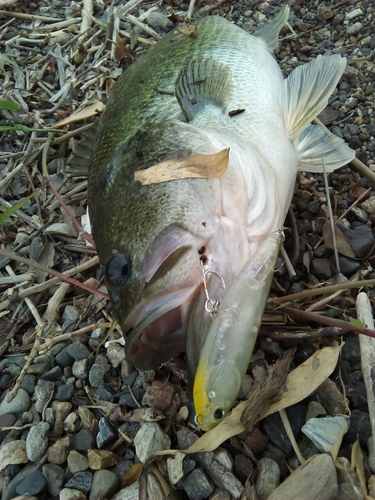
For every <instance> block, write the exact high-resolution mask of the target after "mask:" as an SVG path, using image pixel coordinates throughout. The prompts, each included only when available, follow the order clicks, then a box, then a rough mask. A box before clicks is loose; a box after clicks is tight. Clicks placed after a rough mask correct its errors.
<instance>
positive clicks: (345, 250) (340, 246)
mask: <svg viewBox="0 0 375 500" xmlns="http://www.w3.org/2000/svg"><path fill="white" fill-rule="evenodd" d="M335 234H336V243H337V250H338V252H339V253H341V254H342V255H345V256H346V257H350V258H351V259H355V253H354V252H353V250H352V247H351V246H350V243H349V241H348V240H347V238H346V236H345V234H344V233H343V232H342V231H341V229H340V228H339V227H337V226H336V225H335ZM323 239H324V244H325V246H326V247H328V248H332V249H333V248H334V245H333V238H332V231H331V224H330V223H329V221H327V222H326V223H325V224H324V226H323Z"/></svg>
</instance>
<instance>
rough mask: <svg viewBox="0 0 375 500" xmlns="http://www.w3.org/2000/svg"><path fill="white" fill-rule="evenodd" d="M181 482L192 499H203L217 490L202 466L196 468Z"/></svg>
mask: <svg viewBox="0 0 375 500" xmlns="http://www.w3.org/2000/svg"><path fill="white" fill-rule="evenodd" d="M181 483H182V486H183V488H184V490H185V491H186V494H187V495H188V497H189V498H190V500H203V499H205V498H208V497H209V496H210V495H211V493H213V492H214V490H215V486H214V485H213V484H212V482H211V481H210V479H209V478H208V477H207V476H206V474H205V472H204V471H203V469H201V468H200V467H198V468H197V469H194V470H193V472H192V473H191V474H189V475H188V476H187V477H185V478H184V479H183V480H182V481H181Z"/></svg>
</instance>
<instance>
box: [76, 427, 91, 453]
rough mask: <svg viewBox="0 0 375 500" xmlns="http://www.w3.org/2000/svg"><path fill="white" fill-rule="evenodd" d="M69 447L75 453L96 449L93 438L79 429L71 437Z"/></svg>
mask: <svg viewBox="0 0 375 500" xmlns="http://www.w3.org/2000/svg"><path fill="white" fill-rule="evenodd" d="M71 446H72V448H73V450H76V451H87V450H89V449H90V448H96V445H95V439H94V436H93V435H92V434H91V432H90V431H88V430H86V429H81V430H80V431H79V432H77V434H75V435H74V436H73V438H72V442H71Z"/></svg>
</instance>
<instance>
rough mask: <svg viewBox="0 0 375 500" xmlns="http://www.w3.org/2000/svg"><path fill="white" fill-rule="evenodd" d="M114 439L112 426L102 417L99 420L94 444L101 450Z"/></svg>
mask: <svg viewBox="0 0 375 500" xmlns="http://www.w3.org/2000/svg"><path fill="white" fill-rule="evenodd" d="M115 438H116V434H115V433H114V432H113V429H112V426H111V425H110V424H109V423H108V422H107V420H106V419H105V418H104V417H102V418H101V419H100V420H99V432H98V434H97V436H96V444H97V445H98V448H99V449H100V448H103V447H104V446H105V445H107V444H108V443H110V442H111V441H113V440H114V439H115Z"/></svg>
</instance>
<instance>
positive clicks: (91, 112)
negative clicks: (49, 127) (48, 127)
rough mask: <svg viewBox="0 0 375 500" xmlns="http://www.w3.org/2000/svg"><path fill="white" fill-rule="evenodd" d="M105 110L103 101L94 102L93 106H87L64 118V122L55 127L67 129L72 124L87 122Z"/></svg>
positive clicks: (56, 124)
mask: <svg viewBox="0 0 375 500" xmlns="http://www.w3.org/2000/svg"><path fill="white" fill-rule="evenodd" d="M104 110H105V104H103V103H102V102H101V101H94V102H93V103H92V104H90V106H86V107H85V108H83V109H81V110H80V111H78V112H77V113H73V114H72V115H70V116H68V117H67V118H64V119H63V120H60V121H59V122H57V123H55V124H54V127H65V125H69V124H70V123H74V122H80V121H83V120H87V119H88V118H91V117H92V116H96V115H97V114H98V113H101V112H102V111H104Z"/></svg>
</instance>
